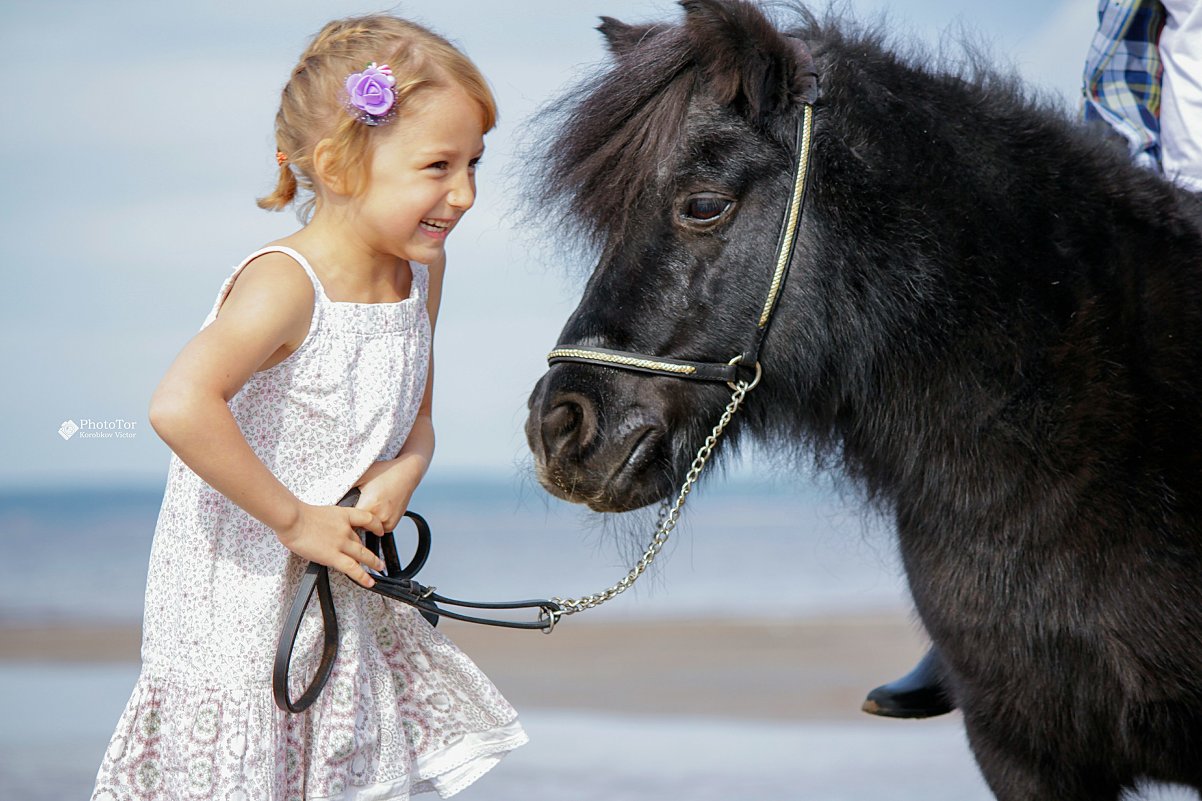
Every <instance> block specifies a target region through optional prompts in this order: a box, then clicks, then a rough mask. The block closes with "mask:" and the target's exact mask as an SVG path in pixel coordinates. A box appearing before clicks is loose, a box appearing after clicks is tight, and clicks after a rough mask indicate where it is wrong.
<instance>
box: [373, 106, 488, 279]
mask: <svg viewBox="0 0 1202 801" xmlns="http://www.w3.org/2000/svg"><path fill="white" fill-rule="evenodd" d="M481 117H482V112H481V109H480V105H479V104H478V103H477V102H476V101H475V100H473V99H472V97H471V96H470V95H468V94H467V93H466V92H465V91H464V90H463V89H461V88H460V87H459V86H458V85H452V86H449V87H438V88H433V89H428V90H426V91H424V92H422V93H421V95H419V96H417V97H415V98H414V99H413V102H412V103H411V104H410V105H409V106H407V107H406V108H405V109H404V111H403V112H402V113H401V114H400V115H399V116H398V117H397V119H396V120H394V121H393V122H391V123H389V125H388V130H387V132H385V133H384V135H383V136H380V137H379V138H378V141H377V143H376V146H375V150H374V152H373V154H372V161H371V169H370V170H369V171H368V174H367V185H366V187H365V190H364V191H363V192H362V194H360V195H359V196H358V197H357V198H355V201H354V205H355V206H357V208H355V209H354V213H353V216H352V219H353V220H354V224H355V225H356V227H357V228H359V232H360V234H361V236H362V237H363V238H364V240H365V242H366V243H367V244H368V245H369V246H370V247H371V248H372V249H374V250H375V251H377V252H379V253H388V254H392V255H395V256H397V257H399V258H403V259H411V260H413V261H416V262H419V263H422V264H429V263H430V262H431V261H432V260H434V259H436V258H437V257H439V256H441V255H442V252H443V245H444V244H445V242H446V238H447V236H448V234H450V232H451V231H452V230H453V229H454V228H455V225H456V223H458V222H459V218H460V217H462V216H463V214H464V212H466V211H467V210H468V209H470V208H471V207H472V204H473V203H474V202H475V200H476V162H478V161H479V160H480V157H481V156H482V155H483V153H484V133H483V131H482V127H483V126H482V125H481Z"/></svg>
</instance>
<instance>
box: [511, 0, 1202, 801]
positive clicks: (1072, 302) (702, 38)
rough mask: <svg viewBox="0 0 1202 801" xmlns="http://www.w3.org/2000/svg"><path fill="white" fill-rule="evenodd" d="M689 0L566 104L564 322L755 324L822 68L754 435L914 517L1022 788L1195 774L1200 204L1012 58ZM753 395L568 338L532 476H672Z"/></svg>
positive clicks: (975, 698)
mask: <svg viewBox="0 0 1202 801" xmlns="http://www.w3.org/2000/svg"><path fill="white" fill-rule="evenodd" d="M682 5H683V6H684V9H685V15H684V21H683V23H682V24H679V25H668V24H664V25H650V26H628V25H624V24H622V23H620V22H617V21H615V20H611V19H606V20H604V22H603V24H602V25H601V28H600V30H601V31H602V32H603V33H604V35H605V37H606V39H607V40H608V43H609V47H610V50H611V51H612V54H613V64H612V67H611V68H610V69H609V70H608V72H607V73H606V74H603V75H600V76H598V77H596V78H595V79H593V80H592V81H590V82H589V83H588V84H587V85H586V86H585V87H584V88H583V91H582V92H580V93H579V94H578V95H576V96H574V98H569V99H568V100H566V101H564V104H562V105H561V106H560V107H559V110H560V112H561V118H560V120H559V122H560V128H559V130H558V135H557V136H556V138H555V140H554V141H553V142H552V143H551V145H550V148H551V150H550V156H549V158H548V162H547V163H546V164H545V165H544V168H545V181H546V183H545V184H544V186H545V188H546V192H545V193H544V195H543V199H544V201H545V202H549V203H556V204H559V205H558V208H559V209H561V210H562V211H563V212H564V213H565V214H564V222H565V223H567V224H569V225H574V226H575V229H574V230H576V231H577V232H579V233H580V234H581V235H582V236H583V237H586V238H587V241H589V242H591V243H592V244H593V245H595V246H596V248H597V252H598V253H599V254H600V255H599V258H598V260H597V262H596V267H595V269H594V271H593V273H592V275H591V278H590V279H589V282H588V285H587V288H586V289H585V292H584V296H583V298H582V300H581V302H580V305H579V307H578V308H577V310H576V311H575V313H574V314H573V315H572V317H571V319H570V320H569V321H568V323H567V325H566V327H565V328H564V331H563V334H562V338H561V343H563V344H580V345H589V346H598V347H605V348H612V349H617V350H626V351H637V352H641V353H647V354H657V355H662V356H672V357H677V358H681V359H692V360H701V361H725V360H726V359H727V358H729V356H730V355H731V353H732V352H737V346H736V345H735V344H733V343H736V342H741V341H742V337H743V336H744V333H745V332H746V330H747V328H748V326H749V325H754V322H755V319H756V317H757V315H758V314H759V311H760V308H761V306H762V304H763V302H764V294H765V291H766V288H767V282H768V280H769V276H770V274H771V272H772V266H773V265H772V258H773V253H772V251H773V247H774V245H775V243H776V240H777V230H778V226H779V224H780V219H781V215H782V213H783V210H784V207H785V203H786V199H787V196H788V193H789V188H790V173H791V170H792V165H793V162H794V160H795V158H796V155H797V154H796V152H795V147H794V131H795V128H796V123H797V117H798V115H799V114H800V113H801V110H800V107H799V103H798V98H799V97H800V96H801V95H802V94H803V93H804V92H805V91H806V89H807V87H808V86H809V84H808V81H811V80H812V79H811V77H810V73H811V72H813V73H816V74H817V75H818V82H819V87H820V92H819V96H818V100H817V103H816V104H815V128H814V130H815V134H814V149H813V161H812V170H811V176H810V181H811V184H810V190H809V200H808V203H807V206H806V209H805V215H804V218H803V221H802V225H801V230H800V234H799V238H798V241H797V244H796V247H795V250H794V260H793V267H792V273H791V274H790V276H789V278H788V281H787V282H786V284H785V286H784V289H783V293H782V295H781V298H780V302H779V309H778V312H777V315H776V319H775V321H774V322H773V323H772V328H771V330H770V332H769V333H768V336H767V338H766V341H765V342H764V346H763V350H762V354H761V362H762V365H763V371H764V372H763V381H762V384H761V385H760V386H759V387H757V388H756V389H755V390H754V391H752V392H751V393H750V394H749V395H748V397H747V401H746V404H745V411H744V412H742V413H741V414H740V416H738V417H736V419H735V422H734V424H733V425H732V429H731V435H732V436H733V437H735V438H737V437H738V436H740V435H744V436H753V437H757V438H760V439H762V440H764V441H767V442H769V443H781V442H786V443H800V444H803V445H806V446H809V447H812V448H815V449H816V450H817V452H819V453H820V454H825V455H827V456H829V457H831V460H835V461H837V462H838V464H840V466H841V467H842V468H843V469H844V470H845V471H846V472H847V473H848V474H849V475H851V476H852V477H854V478H855V479H857V480H858V481H859V482H860V483H861V484H862V485H863V486H864V487H865V489H866V490H867V492H868V494H869V495H870V497H871V498H872V499H873V500H874V501H875V502H876V503H878V504H879V505H881V506H883V507H885V508H887V509H889V510H891V511H892V512H893V513H894V514H895V517H896V523H897V531H898V536H899V537H900V542H901V552H902V555H903V559H904V563H905V568H906V572H907V575H908V577H909V581H910V585H911V588H912V592H913V597H914V602H915V604H916V606H917V608H918V611H919V613H920V615H921V617H922V620H923V622H924V624H925V626H926V628H927V631H928V632H929V633H930V635H931V638H932V640H933V641H934V643H935V644H936V645H937V646H938V647H939V648H940V649H941V651H942V654H943V657H944V660H945V662H946V669H947V674H948V675H947V676H946V679H947V683H948V686H949V687H950V688H951V690H952V692H953V693H954V696H955V699H956V701H957V702H958V703H959V705H960V707H961V708H962V709H963V711H964V720H965V725H966V727H967V731H968V735H969V739H970V742H971V745H972V748H973V751H974V753H975V754H976V757H977V761H978V763H979V765H980V767H981V770H982V771H983V773H984V775H985V777H986V779H987V780H988V782H989V784H990V786H991V788H992V789H993V791H994V793H995V794H996V795H997V797H998V798H1001V799H1022V801H1031V799H1047V800H1048V801H1072V800H1073V799H1082V800H1084V799H1090V801H1099V800H1103V799H1115V798H1118V797H1119V796H1120V795H1121V793H1122V792H1123V790H1124V788H1130V787H1132V786H1134V785H1135V784H1137V783H1138V782H1140V781H1144V780H1151V781H1157V780H1160V781H1169V782H1178V783H1182V784H1186V785H1190V786H1192V787H1194V788H1198V789H1200V790H1202V226H1200V222H1202V203H1200V202H1199V200H1198V199H1197V198H1195V197H1192V196H1189V195H1188V194H1187V193H1184V192H1182V191H1179V190H1177V189H1174V188H1173V187H1172V186H1170V185H1169V184H1168V183H1166V182H1164V181H1162V180H1161V179H1159V178H1158V177H1156V176H1154V175H1152V174H1149V173H1147V172H1144V171H1141V170H1139V169H1136V168H1133V167H1131V166H1130V165H1129V164H1128V163H1127V159H1126V155H1125V154H1124V152H1123V151H1122V148H1120V147H1117V146H1115V145H1113V143H1111V142H1108V141H1104V137H1102V136H1101V135H1100V134H1098V133H1097V132H1094V131H1090V130H1085V129H1083V128H1081V127H1079V126H1078V125H1076V124H1075V123H1073V122H1072V121H1071V120H1069V119H1068V118H1067V116H1066V115H1065V114H1064V113H1063V112H1060V111H1056V110H1053V109H1052V108H1050V107H1049V106H1047V105H1046V104H1041V103H1040V102H1036V101H1033V100H1031V99H1029V98H1028V97H1025V96H1024V95H1023V93H1022V91H1021V90H1020V89H1019V88H1018V87H1017V86H1016V84H1015V83H1014V82H1013V81H1010V80H1006V79H1002V78H999V77H997V76H996V75H991V74H989V73H988V71H987V70H982V69H975V68H970V69H967V70H961V71H960V72H959V74H949V73H947V72H944V71H940V70H937V69H932V68H928V67H925V66H924V65H923V64H921V63H916V61H917V59H914V58H902V57H899V56H897V55H896V54H894V53H891V52H890V51H889V50H887V49H885V48H884V47H883V46H882V44H881V37H880V36H878V35H876V34H874V33H864V32H855V31H850V30H844V29H845V28H848V26H845V25H843V24H842V23H838V22H837V21H836V22H822V21H818V20H816V19H814V18H813V17H811V16H810V15H808V14H807V13H805V12H804V11H798V12H797V18H798V21H797V24H796V26H795V27H793V28H791V29H789V30H787V31H785V32H781V31H778V29H777V28H776V27H775V26H773V25H772V24H771V23H770V22H769V21H768V20H767V19H766V18H765V17H764V16H763V15H762V14H761V12H760V11H758V10H757V9H756V8H755V7H754V6H752V5H749V4H748V3H745V2H739V1H738V0H686V2H683V3H682ZM570 230H571V229H570ZM728 399H729V392H728V391H727V390H726V388H725V387H724V386H722V385H721V384H720V383H719V384H705V383H697V382H689V381H682V380H680V379H676V378H669V377H658V376H647V375H640V374H638V373H633V372H626V371H623V370H618V369H614V368H609V367H600V366H596V365H585V364H557V365H555V366H554V367H552V368H551V369H550V370H549V371H548V373H547V374H546V375H545V376H544V377H543V378H542V380H540V381H539V383H538V385H537V387H536V388H535V390H534V393H533V395H532V397H531V400H530V409H531V413H530V419H529V423H528V425H527V433H528V437H529V440H530V443H531V447H532V449H533V450H534V453H535V455H536V460H537V467H538V471H539V477H540V479H541V481H542V482H543V483H544V484H545V486H546V487H547V489H548V490H550V491H551V492H553V493H555V494H556V495H559V496H561V497H564V498H568V499H570V500H573V501H580V502H584V503H587V504H588V505H589V506H591V507H593V508H594V509H598V510H611V511H612V510H624V509H631V508H635V507H639V506H642V505H645V504H649V503H652V502H654V501H656V500H659V499H661V498H664V497H665V496H666V495H668V494H669V493H670V492H672V490H673V489H674V487H675V486H676V485H677V484H678V482H680V480H681V479H682V477H683V476H684V473H685V471H686V470H687V468H688V464H689V462H690V461H691V459H692V457H693V454H694V452H695V450H696V449H697V447H698V445H699V444H700V443H701V441H702V440H703V439H704V437H705V435H706V434H707V433H708V432H709V429H710V427H711V426H713V425H714V423H715V422H716V420H717V419H718V417H719V415H720V413H721V411H722V408H723V406H724V404H725V403H726V402H727V400H728ZM747 547H750V548H753V547H754V545H752V544H749V545H748V546H747Z"/></svg>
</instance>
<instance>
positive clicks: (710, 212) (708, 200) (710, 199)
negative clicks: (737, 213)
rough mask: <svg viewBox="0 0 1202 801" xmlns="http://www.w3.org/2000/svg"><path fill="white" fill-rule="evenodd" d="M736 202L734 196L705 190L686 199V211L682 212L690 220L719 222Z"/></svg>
mask: <svg viewBox="0 0 1202 801" xmlns="http://www.w3.org/2000/svg"><path fill="white" fill-rule="evenodd" d="M734 203H735V202H734V200H733V199H732V198H728V197H725V196H723V195H715V194H711V193H708V192H703V193H701V194H697V195H691V196H690V197H689V198H688V199H687V200H686V201H685V204H684V211H683V212H682V213H681V216H682V217H684V218H685V219H686V220H689V221H690V222H699V223H712V222H717V221H718V220H719V219H721V218H722V216H723V215H724V214H726V212H728V211H730V207H731V206H733V205H734Z"/></svg>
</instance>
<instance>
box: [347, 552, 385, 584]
mask: <svg viewBox="0 0 1202 801" xmlns="http://www.w3.org/2000/svg"><path fill="white" fill-rule="evenodd" d="M338 561H339V565H340V566H339V567H338V569H339V570H340V571H341V572H343V573H345V574H346V575H347V577H348V578H349V579H350V580H351V581H354V582H355V583H357V584H360V585H362V586H364V587H371V586H373V585H374V584H375V583H376V581H375V579H373V578H372V577H371V576H370V575H368V572H367V571H366V570H364V569H363V566H362V565H360V564H359V563H358V562H356V561H355V559H354V557H350V556H347V557H345V558H343V559H339V560H338Z"/></svg>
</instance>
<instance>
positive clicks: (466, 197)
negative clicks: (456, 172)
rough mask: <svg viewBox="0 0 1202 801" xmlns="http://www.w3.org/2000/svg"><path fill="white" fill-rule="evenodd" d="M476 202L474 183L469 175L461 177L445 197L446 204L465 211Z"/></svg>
mask: <svg viewBox="0 0 1202 801" xmlns="http://www.w3.org/2000/svg"><path fill="white" fill-rule="evenodd" d="M475 202H476V181H475V179H474V178H473V177H472V176H471V175H461V176H460V177H459V179H458V180H457V181H456V182H455V185H454V186H453V187H451V191H450V193H449V194H448V195H447V203H449V204H451V205H452V206H454V207H455V208H457V209H463V210H464V211H467V210H468V209H470V208H471V207H472V204H473V203H475Z"/></svg>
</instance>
